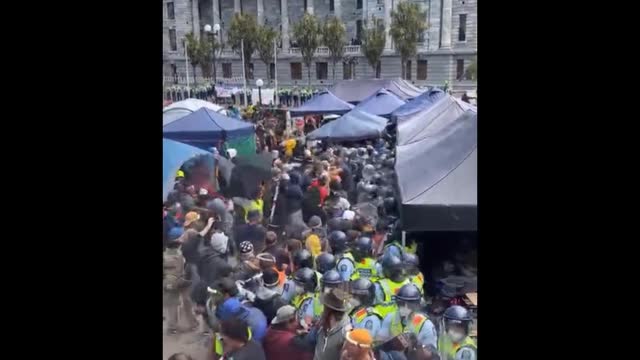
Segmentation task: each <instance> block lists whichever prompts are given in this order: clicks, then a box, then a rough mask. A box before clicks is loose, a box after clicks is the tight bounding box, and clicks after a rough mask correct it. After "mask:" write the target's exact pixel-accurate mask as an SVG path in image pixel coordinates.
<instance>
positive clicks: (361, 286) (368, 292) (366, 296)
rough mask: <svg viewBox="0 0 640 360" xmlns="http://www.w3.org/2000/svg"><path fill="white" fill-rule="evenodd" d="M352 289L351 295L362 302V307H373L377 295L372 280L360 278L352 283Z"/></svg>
mask: <svg viewBox="0 0 640 360" xmlns="http://www.w3.org/2000/svg"><path fill="white" fill-rule="evenodd" d="M350 288H351V289H350V290H351V291H350V292H351V295H353V297H354V298H356V299H357V300H359V301H360V305H365V306H371V305H373V302H374V300H375V297H376V293H375V287H374V286H373V283H372V282H371V280H369V279H367V278H359V279H357V280H354V281H352V282H351V286H350Z"/></svg>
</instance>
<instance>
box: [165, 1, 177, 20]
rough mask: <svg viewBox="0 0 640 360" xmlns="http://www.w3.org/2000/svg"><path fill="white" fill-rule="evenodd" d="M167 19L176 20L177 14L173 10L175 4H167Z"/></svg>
mask: <svg viewBox="0 0 640 360" xmlns="http://www.w3.org/2000/svg"><path fill="white" fill-rule="evenodd" d="M167 19H169V20H175V19H176V12H175V10H174V8H173V2H168V3H167Z"/></svg>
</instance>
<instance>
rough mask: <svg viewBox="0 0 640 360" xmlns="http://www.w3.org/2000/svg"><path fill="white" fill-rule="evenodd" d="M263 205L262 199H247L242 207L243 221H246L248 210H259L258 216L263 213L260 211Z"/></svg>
mask: <svg viewBox="0 0 640 360" xmlns="http://www.w3.org/2000/svg"><path fill="white" fill-rule="evenodd" d="M263 206H264V201H263V200H262V199H257V200H251V201H249V202H248V203H247V204H246V205H245V206H243V207H242V208H243V209H244V221H248V220H247V218H248V216H249V211H251V210H258V211H260V216H262V214H264V213H263V212H262V208H263Z"/></svg>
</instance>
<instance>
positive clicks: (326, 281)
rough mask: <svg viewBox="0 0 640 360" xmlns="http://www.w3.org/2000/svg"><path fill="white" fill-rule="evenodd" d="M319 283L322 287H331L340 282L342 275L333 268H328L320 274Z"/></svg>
mask: <svg viewBox="0 0 640 360" xmlns="http://www.w3.org/2000/svg"><path fill="white" fill-rule="evenodd" d="M320 283H321V284H322V289H323V291H324V289H331V288H335V287H337V286H339V285H340V284H342V277H340V274H339V273H338V272H337V271H335V270H333V269H332V270H329V271H327V272H326V273H324V274H323V275H322V277H321V278H320Z"/></svg>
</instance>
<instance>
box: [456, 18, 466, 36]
mask: <svg viewBox="0 0 640 360" xmlns="http://www.w3.org/2000/svg"><path fill="white" fill-rule="evenodd" d="M458 41H467V14H460V26H459V27H458Z"/></svg>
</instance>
